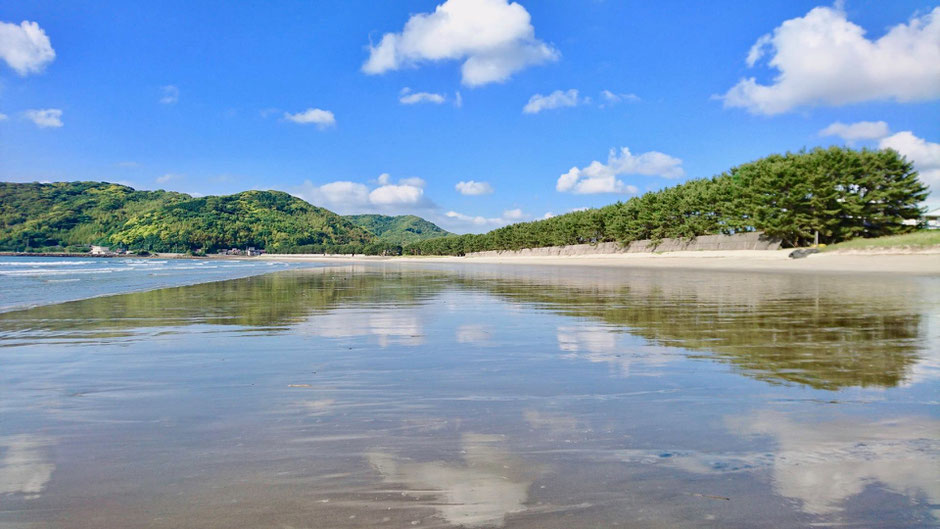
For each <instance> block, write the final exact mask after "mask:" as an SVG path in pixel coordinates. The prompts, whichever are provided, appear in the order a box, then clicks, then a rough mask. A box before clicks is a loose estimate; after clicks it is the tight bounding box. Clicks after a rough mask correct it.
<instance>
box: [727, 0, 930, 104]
mask: <svg viewBox="0 0 940 529" xmlns="http://www.w3.org/2000/svg"><path fill="white" fill-rule="evenodd" d="M765 56H769V57H770V59H769V61H768V63H767V64H768V65H769V66H770V67H771V68H774V69H776V70H777V71H778V72H779V73H778V74H777V76H776V77H775V78H774V80H773V83H772V84H770V85H762V84H758V83H757V81H756V80H755V79H754V78H753V77H750V78H747V79H742V80H741V81H740V82H739V83H738V84H737V85H735V86H734V87H732V88H731V89H730V90H729V91H728V92H727V93H726V94H725V95H724V96H721V99H723V100H724V105H725V106H726V107H742V108H746V109H747V110H748V111H749V112H751V113H753V114H766V115H773V114H780V113H782V112H786V111H788V110H792V109H794V108H796V107H801V106H812V105H845V104H849V103H859V102H862V101H872V100H894V101H898V102H911V101H925V100H931V99H935V98H937V97H940V7H938V8H935V9H933V11H931V12H930V13H927V14H925V15H923V16H921V17H913V18H911V20H910V22H909V23H907V24H898V25H897V26H894V27H893V28H891V29H890V30H889V31H888V32H887V33H886V34H885V35H884V36H882V37H881V38H879V39H877V40H870V39H868V38H866V37H865V30H864V29H862V28H861V27H860V26H858V25H856V24H854V23H852V22H849V21H848V20H847V19H846V15H845V12H844V11H842V10H841V9H840V8H838V7H836V8H830V7H817V8H814V9H812V10H811V11H810V12H809V13H807V14H806V16H804V17H802V18H793V19H790V20H787V21H785V22H784V23H783V24H781V25H780V26H779V27H777V28H776V29H774V31H773V33H772V34H767V35H764V36H762V37H761V38H759V39H758V40H757V42H756V43H755V44H754V46H753V47H751V49H750V51H749V52H748V55H747V65H748V66H749V67H753V66H754V65H755V64H757V62H758V61H760V60H761V59H762V58H764V57H765Z"/></svg>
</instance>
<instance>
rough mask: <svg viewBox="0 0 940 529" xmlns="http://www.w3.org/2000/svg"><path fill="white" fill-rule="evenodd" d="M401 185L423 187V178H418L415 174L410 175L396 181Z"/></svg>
mask: <svg viewBox="0 0 940 529" xmlns="http://www.w3.org/2000/svg"><path fill="white" fill-rule="evenodd" d="M398 183H399V184H401V185H406V186H414V187H424V179H422V178H418V177H417V176H410V177H408V178H402V179H401V180H399V181H398Z"/></svg>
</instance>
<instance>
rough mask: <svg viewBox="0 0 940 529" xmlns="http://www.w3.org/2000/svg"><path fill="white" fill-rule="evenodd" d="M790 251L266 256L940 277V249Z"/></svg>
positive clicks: (304, 258)
mask: <svg viewBox="0 0 940 529" xmlns="http://www.w3.org/2000/svg"><path fill="white" fill-rule="evenodd" d="M792 251H793V250H792V249H786V250H729V251H694V252H664V253H632V254H624V253H618V254H595V255H577V256H554V257H545V256H538V257H518V256H500V257H407V256H404V257H369V256H324V255H286V254H270V255H265V256H263V257H262V258H263V259H274V260H283V261H293V260H304V261H308V260H309V261H323V262H335V261H391V262H401V263H460V264H517V265H552V266H559V265H563V266H593V267H623V268H676V269H694V270H716V271H717V270H723V271H766V272H831V273H892V274H913V275H940V250H927V251H918V252H905V251H901V250H893V251H890V252H885V251H881V252H823V253H818V254H813V255H810V256H808V257H805V258H803V259H790V258H789V257H788V256H789V254H790V252H792Z"/></svg>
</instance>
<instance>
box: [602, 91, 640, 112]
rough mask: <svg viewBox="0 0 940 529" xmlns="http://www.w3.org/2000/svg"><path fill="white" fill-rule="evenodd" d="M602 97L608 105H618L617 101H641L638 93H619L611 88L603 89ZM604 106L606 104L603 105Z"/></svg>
mask: <svg viewBox="0 0 940 529" xmlns="http://www.w3.org/2000/svg"><path fill="white" fill-rule="evenodd" d="M601 99H603V100H604V102H605V104H607V105H616V104H617V103H622V102H624V101H627V102H629V103H636V102H637V101H640V96H638V95H636V94H617V93H614V92H611V91H610V90H601ZM601 107H602V108H603V107H604V105H601Z"/></svg>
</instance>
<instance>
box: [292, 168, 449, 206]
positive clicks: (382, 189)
mask: <svg viewBox="0 0 940 529" xmlns="http://www.w3.org/2000/svg"><path fill="white" fill-rule="evenodd" d="M377 183H378V184H379V185H378V187H376V188H374V189H370V188H369V186H367V185H365V184H360V183H358V182H350V181H345V180H343V181H337V182H330V183H327V184H323V185H319V186H318V185H316V184H313V183H312V182H310V181H309V180H308V181H306V182H304V184H303V185H302V186H300V187H299V188H297V189H295V190H294V192H293V194H294V195H295V196H298V197H300V198H302V199H304V200H306V201H307V202H310V203H311V204H314V205H317V206H321V207H325V208H327V209H330V210H333V211H336V212H337V213H340V214H348V213H354V212H359V213H361V212H364V211H383V212H386V213H393V212H397V211H400V209H399V208H409V209H411V210H413V209H414V208H423V209H426V208H432V207H434V205H433V203H431V201H429V200H428V199H427V197H425V196H424V189H423V187H424V185H425V182H424V180H422V179H420V178H417V177H411V178H402V179H400V180H399V181H398V183H397V184H392V183H391V176H389V174H388V173H382V174H380V175H379V177H378V179H377Z"/></svg>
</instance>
